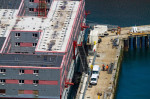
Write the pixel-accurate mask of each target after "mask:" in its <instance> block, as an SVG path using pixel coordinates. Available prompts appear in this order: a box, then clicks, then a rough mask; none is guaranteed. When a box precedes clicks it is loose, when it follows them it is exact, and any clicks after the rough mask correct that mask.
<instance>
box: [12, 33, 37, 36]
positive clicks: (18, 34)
mask: <svg viewBox="0 0 150 99" xmlns="http://www.w3.org/2000/svg"><path fill="white" fill-rule="evenodd" d="M15 36H16V37H20V36H21V34H20V33H16V35H15ZM32 37H38V34H37V33H33V34H32Z"/></svg>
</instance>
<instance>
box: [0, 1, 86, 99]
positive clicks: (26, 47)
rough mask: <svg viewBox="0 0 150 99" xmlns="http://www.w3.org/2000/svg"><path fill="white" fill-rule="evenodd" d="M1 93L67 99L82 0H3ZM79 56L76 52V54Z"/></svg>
mask: <svg viewBox="0 0 150 99" xmlns="http://www.w3.org/2000/svg"><path fill="white" fill-rule="evenodd" d="M0 3H1V6H0V98H15V99H19V98H20V99H23V98H26V99H33V98H39V99H62V98H63V99H65V98H66V97H67V93H68V92H67V91H66V89H67V88H69V86H68V85H67V84H68V83H71V80H72V77H73V76H72V75H73V73H74V69H73V68H74V66H75V64H76V63H75V62H74V59H73V56H78V55H74V54H76V53H75V52H76V51H75V50H76V48H75V47H74V46H73V42H74V41H76V42H77V43H78V44H79V43H80V42H81V41H82V38H83V35H84V31H83V28H82V26H83V25H84V21H85V20H84V16H85V8H84V6H85V1H84V0H1V1H0ZM74 58H78V57H74Z"/></svg>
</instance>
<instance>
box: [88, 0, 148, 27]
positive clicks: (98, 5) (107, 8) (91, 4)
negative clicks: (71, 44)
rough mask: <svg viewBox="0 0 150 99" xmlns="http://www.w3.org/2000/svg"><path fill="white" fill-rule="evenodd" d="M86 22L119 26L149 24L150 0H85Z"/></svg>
mask: <svg viewBox="0 0 150 99" xmlns="http://www.w3.org/2000/svg"><path fill="white" fill-rule="evenodd" d="M85 1H86V10H90V11H91V15H89V16H88V17H87V22H95V23H98V24H111V25H119V26H121V27H126V26H134V25H147V24H150V0H85Z"/></svg>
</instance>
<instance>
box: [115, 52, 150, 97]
mask: <svg viewBox="0 0 150 99" xmlns="http://www.w3.org/2000/svg"><path fill="white" fill-rule="evenodd" d="M116 99H150V49H135V50H129V51H128V52H124V58H123V62H122V65H121V69H120V76H119V82H118V86H117V94H116Z"/></svg>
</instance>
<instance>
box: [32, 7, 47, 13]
mask: <svg viewBox="0 0 150 99" xmlns="http://www.w3.org/2000/svg"><path fill="white" fill-rule="evenodd" d="M29 11H34V8H29ZM46 11H47V12H48V11H49V8H47V9H46Z"/></svg>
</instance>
